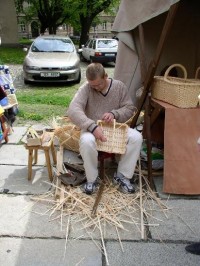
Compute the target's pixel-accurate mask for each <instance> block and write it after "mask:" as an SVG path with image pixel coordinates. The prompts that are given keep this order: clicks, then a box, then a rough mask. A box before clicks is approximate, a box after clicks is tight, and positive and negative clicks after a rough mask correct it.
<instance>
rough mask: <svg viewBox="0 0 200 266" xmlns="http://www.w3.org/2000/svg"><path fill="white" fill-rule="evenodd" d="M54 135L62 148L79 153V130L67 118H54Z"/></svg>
mask: <svg viewBox="0 0 200 266" xmlns="http://www.w3.org/2000/svg"><path fill="white" fill-rule="evenodd" d="M53 127H54V128H55V131H54V135H55V137H56V138H57V139H58V141H59V143H60V145H62V146H63V147H64V148H66V149H68V150H71V151H75V152H79V140H80V129H79V128H78V127H77V126H75V125H74V124H73V123H72V122H71V121H70V119H69V118H68V117H62V118H55V119H54V121H53Z"/></svg>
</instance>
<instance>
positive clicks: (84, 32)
mask: <svg viewBox="0 0 200 266" xmlns="http://www.w3.org/2000/svg"><path fill="white" fill-rule="evenodd" d="M92 21H93V18H91V17H90V18H85V17H83V16H80V23H81V36H80V42H79V48H81V46H82V45H83V44H85V43H86V42H87V41H88V39H89V31H90V27H91V24H92Z"/></svg>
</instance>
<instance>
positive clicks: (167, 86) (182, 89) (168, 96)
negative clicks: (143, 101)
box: [152, 64, 200, 108]
mask: <svg viewBox="0 0 200 266" xmlns="http://www.w3.org/2000/svg"><path fill="white" fill-rule="evenodd" d="M174 67H179V68H181V70H182V71H183V73H184V77H183V78H176V77H170V76H168V74H169V72H170V70H171V69H172V68H174ZM196 76H197V74H196ZM199 94H200V81H199V80H198V79H187V71H186V69H185V67H184V66H182V65H180V64H174V65H171V66H170V67H169V68H168V69H167V70H166V72H165V75H164V77H162V76H155V77H154V81H153V84H152V97H153V98H155V99H158V100H161V101H164V102H167V103H170V104H172V105H175V106H177V107H180V108H192V107H196V106H197V104H198V95H199Z"/></svg>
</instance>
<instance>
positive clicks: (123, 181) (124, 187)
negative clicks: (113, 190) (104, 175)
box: [113, 174, 135, 193]
mask: <svg viewBox="0 0 200 266" xmlns="http://www.w3.org/2000/svg"><path fill="white" fill-rule="evenodd" d="M113 182H114V184H119V185H120V186H119V189H120V191H121V192H123V193H134V192H135V188H134V186H133V184H131V182H130V179H128V178H126V177H124V176H121V177H119V176H117V174H115V175H114V178H113Z"/></svg>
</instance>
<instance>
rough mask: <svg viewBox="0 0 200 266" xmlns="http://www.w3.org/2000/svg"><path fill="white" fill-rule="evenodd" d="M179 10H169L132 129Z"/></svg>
mask: <svg viewBox="0 0 200 266" xmlns="http://www.w3.org/2000/svg"><path fill="white" fill-rule="evenodd" d="M177 8H178V3H176V4H174V5H172V6H171V7H170V9H169V12H168V15H167V18H166V21H165V24H164V27H163V30H162V33H161V36H160V40H159V43H158V46H157V49H156V54H155V56H154V59H153V60H152V61H151V63H150V64H149V67H148V71H147V75H146V78H145V81H144V90H143V93H142V95H141V97H140V99H139V102H138V106H137V109H138V111H137V113H136V114H135V116H134V118H133V120H132V122H131V127H132V128H134V127H135V126H136V123H137V119H138V117H139V114H140V112H141V110H142V108H143V105H144V103H145V100H146V97H147V95H148V92H149V91H150V87H151V84H152V81H153V77H154V75H155V72H156V68H157V66H158V63H159V60H160V57H161V54H162V51H163V47H164V44H165V41H166V39H167V36H168V34H169V32H170V29H171V27H172V24H173V21H174V17H175V14H176V11H177Z"/></svg>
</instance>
